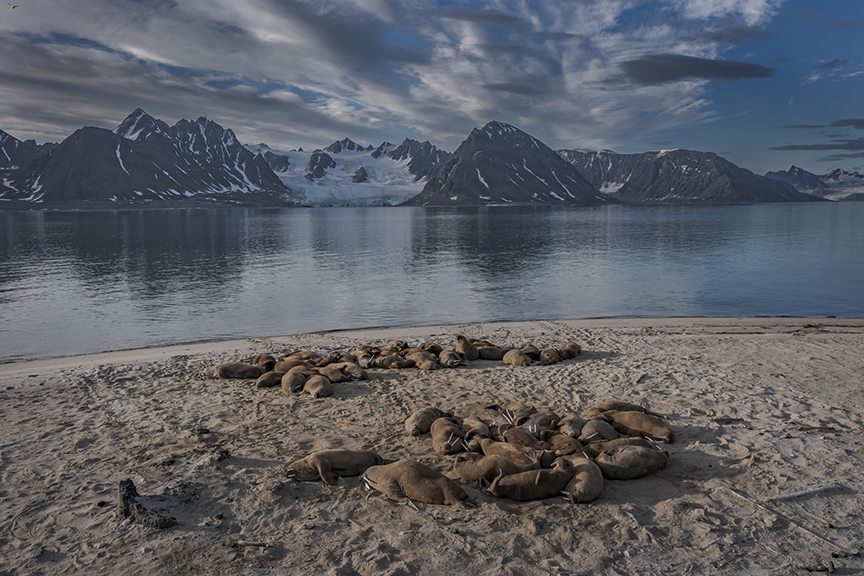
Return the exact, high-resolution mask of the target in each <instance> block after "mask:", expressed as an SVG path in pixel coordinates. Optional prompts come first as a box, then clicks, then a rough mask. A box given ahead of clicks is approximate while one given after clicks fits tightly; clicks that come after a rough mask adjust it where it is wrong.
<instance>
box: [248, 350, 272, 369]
mask: <svg viewBox="0 0 864 576" xmlns="http://www.w3.org/2000/svg"><path fill="white" fill-rule="evenodd" d="M252 364H253V365H255V366H261V367H262V368H264V370H265V371H266V372H270V371H271V370H273V367H274V366H276V358H274V357H273V356H271V355H270V354H259V355H258V356H255V358H254V359H253V360H252Z"/></svg>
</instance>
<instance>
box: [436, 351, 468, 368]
mask: <svg viewBox="0 0 864 576" xmlns="http://www.w3.org/2000/svg"><path fill="white" fill-rule="evenodd" d="M438 363H439V364H441V365H442V366H444V367H445V368H455V367H456V366H461V365H462V364H464V363H465V359H464V358H462V355H461V354H459V353H458V352H456V351H455V350H442V351H441V352H440V353H439V354H438Z"/></svg>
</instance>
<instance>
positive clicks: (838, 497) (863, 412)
mask: <svg viewBox="0 0 864 576" xmlns="http://www.w3.org/2000/svg"><path fill="white" fill-rule="evenodd" d="M454 334H464V335H466V336H468V337H471V338H484V339H487V340H490V341H492V342H495V343H500V344H502V345H506V346H522V345H524V344H526V343H533V344H535V345H536V346H538V347H545V346H556V345H560V344H563V343H564V342H566V341H575V342H577V343H579V344H580V345H581V347H582V350H583V352H582V354H581V355H580V356H578V357H577V358H575V359H572V360H566V361H564V362H561V363H559V364H554V365H551V366H542V365H532V366H530V367H526V368H516V367H513V366H508V365H505V364H502V363H501V362H493V361H487V360H478V361H475V362H469V363H467V365H466V366H463V367H458V368H454V369H441V370H435V371H429V372H425V371H420V370H417V369H404V370H385V369H372V370H370V371H369V372H370V374H369V375H370V378H369V379H368V380H361V381H358V382H351V383H342V384H335V385H334V386H335V393H334V395H333V396H331V397H329V398H320V399H313V398H312V397H310V396H308V395H303V394H290V393H285V392H283V391H282V390H281V389H279V388H271V389H264V388H255V386H254V381H243V380H202V379H201V378H200V377H199V373H200V371H201V369H203V368H204V367H206V366H210V365H213V364H217V363H220V362H226V361H233V360H241V359H248V358H250V357H251V356H253V355H255V354H258V353H272V354H284V353H286V352H288V351H289V350H293V349H310V350H314V351H317V352H319V353H327V352H333V351H346V350H350V349H352V348H354V347H356V346H357V345H359V344H365V343H370V344H385V343H390V342H392V341H394V340H405V341H407V342H408V343H410V344H419V343H420V342H422V341H425V340H432V341H436V342H438V343H440V344H441V345H442V346H445V347H449V346H452V344H453V336H454ZM862 374H864V319H861V318H851V319H850V318H639V319H629V318H628V319H591V320H571V321H533V322H496V323H474V324H460V325H454V326H426V327H413V328H386V329H375V330H346V331H333V332H326V333H312V334H304V335H297V336H281V337H273V338H251V339H241V340H229V341H218V342H198V343H190V344H182V345H174V346H165V347H154V348H145V349H139V350H127V351H117V352H108V353H103V354H91V355H84V356H71V357H64V358H54V359H46V360H36V361H29V362H17V363H9V364H2V365H0V422H2V424H0V430H2V433H3V434H2V438H3V439H2V440H0V477H2V490H0V503H2V507H3V509H4V510H5V511H6V512H5V513H4V515H3V518H2V519H0V540H2V541H3V543H4V554H3V558H0V573H4V574H30V573H37V572H45V573H47V572H52V573H66V572H71V571H75V570H79V569H81V568H83V567H85V566H86V567H87V569H88V570H92V571H94V572H106V573H108V572H110V573H122V572H133V571H134V572H146V573H148V574H154V575H162V574H164V575H168V574H176V573H179V572H182V573H189V574H211V573H219V574H268V575H269V574H284V573H292V574H333V575H354V574H364V575H365V574H373V573H386V574H442V573H460V574H487V573H488V574H493V573H494V574H514V575H515V574H528V575H535V574H536V575H540V574H544V575H545V574H589V573H592V574H620V573H646V574H647V573H657V572H658V571H660V572H663V573H681V574H684V573H688V572H691V573H712V574H737V573H742V572H743V573H749V574H771V573H778V572H788V573H794V572H797V571H800V570H801V569H805V570H814V571H816V570H828V569H829V567H830V568H831V569H832V570H834V569H836V570H837V571H838V573H842V572H843V570H845V571H847V572H854V571H856V570H861V569H864V556H862V554H861V548H862V546H864V521H862V519H864V502H862V501H861V498H860V494H861V493H862V491H864V477H862V475H861V473H860V471H861V466H862V464H864V400H862V399H861V398H862V397H861V382H862V381H861V377H862V376H861V375H862ZM613 398H614V399H620V400H626V401H628V402H634V403H638V404H641V405H643V406H647V407H650V408H651V409H652V410H654V411H656V412H659V413H661V414H665V415H668V416H669V418H670V423H671V425H672V427H673V428H674V429H675V431H676V434H677V439H676V441H675V443H673V444H663V445H662V448H663V449H665V450H667V451H668V452H669V454H670V460H669V465H668V466H667V467H666V468H665V469H663V470H661V471H659V472H656V473H654V474H652V475H650V476H648V477H645V478H641V479H638V480H627V481H623V480H607V482H606V485H605V487H604V490H603V493H602V495H601V496H600V498H599V499H597V500H596V501H594V502H592V503H589V504H571V503H569V502H567V501H565V500H564V499H563V498H552V499H547V500H540V501H533V502H521V503H520V502H515V501H509V500H503V499H498V498H496V497H494V496H492V495H490V494H488V493H486V492H484V491H483V490H482V489H480V488H479V487H478V486H474V485H469V484H465V483H463V485H464V487H465V489H466V490H467V491H468V493H469V495H470V496H471V497H472V498H474V499H475V500H476V501H477V502H478V504H479V506H478V507H476V508H473V509H468V510H460V509H456V508H452V507H446V506H436V505H424V504H420V505H418V506H417V508H419V510H415V509H414V508H411V507H409V506H404V505H400V504H397V503H395V502H391V501H388V500H385V499H383V498H382V497H380V496H377V495H374V494H373V495H371V496H370V495H369V494H367V492H366V491H365V490H364V488H363V485H362V482H361V480H360V479H359V478H357V477H351V478H343V479H341V480H339V482H338V483H337V484H336V485H326V484H323V483H321V482H296V481H294V480H286V479H285V478H284V477H283V476H282V469H283V468H284V467H285V465H287V464H288V463H289V462H291V461H293V460H295V459H297V458H299V457H302V456H305V455H307V454H309V453H311V452H313V451H317V450H322V449H330V448H346V449H363V450H374V451H376V452H378V453H379V454H381V455H382V456H383V457H384V458H385V459H388V460H397V459H400V458H409V459H414V460H417V461H420V462H422V463H424V464H426V465H428V466H430V467H432V468H434V469H436V470H439V471H441V472H444V473H445V474H448V475H450V476H451V477H453V476H454V475H453V473H452V472H451V467H452V463H453V457H445V456H439V455H437V454H435V453H434V452H433V451H432V449H431V442H430V440H429V438H428V436H426V437H421V438H414V437H410V436H406V435H405V432H404V428H403V425H402V424H403V422H404V420H405V418H406V417H407V416H408V415H410V414H411V413H412V412H413V411H414V410H416V409H418V408H422V407H424V406H427V405H434V406H439V407H441V408H444V409H453V408H456V407H459V406H464V405H469V404H490V403H508V402H523V403H528V404H532V405H535V406H536V407H538V408H548V409H550V410H554V411H556V413H558V412H562V413H565V412H569V411H575V412H580V413H581V412H583V411H584V410H585V409H586V408H588V407H589V406H591V405H593V404H595V403H597V402H600V401H603V400H607V399H613ZM124 479H131V480H133V482H134V484H135V486H136V487H137V490H138V493H139V494H140V497H139V499H138V500H139V502H140V503H141V504H142V506H144V508H146V509H147V510H149V511H153V512H154V513H158V514H161V515H165V516H170V517H173V518H174V519H175V520H176V521H177V525H176V526H174V527H172V528H168V529H159V528H153V527H145V526H143V525H140V524H138V523H135V522H133V521H132V520H130V519H126V518H123V517H122V516H120V515H119V514H118V512H117V508H116V504H117V497H118V496H117V487H118V482H119V481H121V480H124ZM798 493H804V495H803V496H796V494H798ZM433 549H434V550H435V551H436V552H435V554H431V553H430V550H433ZM661 567H662V568H661Z"/></svg>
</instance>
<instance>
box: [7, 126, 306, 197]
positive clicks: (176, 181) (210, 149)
mask: <svg viewBox="0 0 864 576" xmlns="http://www.w3.org/2000/svg"><path fill="white" fill-rule="evenodd" d="M0 199H2V200H5V201H7V202H10V203H25V204H32V205H34V206H51V207H67V206H68V207H82V206H98V207H103V206H127V205H136V206H137V205H147V204H150V205H160V206H162V205H202V204H203V205H226V204H227V205H235V206H236V205H271V206H274V205H281V206H290V205H294V204H295V203H296V202H295V198H294V195H293V193H292V192H291V190H289V189H288V188H287V187H285V185H284V184H282V182H281V181H280V180H279V178H278V177H277V176H276V175H275V174H274V173H273V171H272V170H271V169H270V167H269V166H268V165H267V162H265V161H264V159H263V158H262V157H259V156H257V155H255V154H252V153H251V152H249V151H248V150H247V149H246V148H245V147H244V146H242V145H241V144H240V143H239V142H238V141H237V139H236V137H235V136H234V133H233V132H232V131H231V130H225V129H224V128H222V127H221V126H219V125H218V124H216V123H215V122H212V121H209V120H207V119H206V118H203V117H202V118H199V119H198V120H196V121H194V122H189V121H187V120H181V121H180V122H178V123H177V124H175V125H174V126H168V125H167V124H165V123H164V122H162V121H160V120H156V119H155V118H153V117H151V116H149V115H148V114H146V113H145V112H144V111H143V110H140V109H138V110H135V111H134V112H133V113H132V114H131V115H129V116H128V117H127V118H126V119H125V120H124V121H123V122H122V123H121V124H120V125H119V126H118V127H117V128H116V129H115V130H114V131H111V130H106V129H103V128H94V127H85V128H81V129H80V130H76V131H75V132H74V133H73V134H72V135H70V136H69V137H68V138H66V139H65V140H64V141H63V142H61V143H60V144H59V145H58V146H56V147H55V148H52V149H50V150H48V151H47V152H46V151H42V152H41V153H40V154H38V155H37V156H36V157H34V158H32V159H31V160H30V161H29V162H27V163H26V164H22V165H21V166H19V168H17V169H15V170H11V171H7V174H6V175H5V176H4V180H3V186H2V188H0Z"/></svg>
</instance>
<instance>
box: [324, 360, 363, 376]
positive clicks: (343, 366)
mask: <svg viewBox="0 0 864 576" xmlns="http://www.w3.org/2000/svg"><path fill="white" fill-rule="evenodd" d="M330 368H336V369H337V370H339V371H340V372H342V373H343V374H345V375H346V376H348V378H349V379H351V380H368V379H369V373H368V372H366V370H364V369H363V368H362V367H361V366H360V365H359V364H357V363H356V362H336V363H335V364H330Z"/></svg>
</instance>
